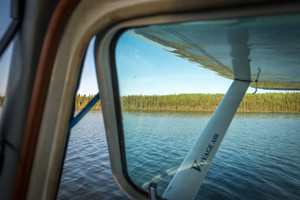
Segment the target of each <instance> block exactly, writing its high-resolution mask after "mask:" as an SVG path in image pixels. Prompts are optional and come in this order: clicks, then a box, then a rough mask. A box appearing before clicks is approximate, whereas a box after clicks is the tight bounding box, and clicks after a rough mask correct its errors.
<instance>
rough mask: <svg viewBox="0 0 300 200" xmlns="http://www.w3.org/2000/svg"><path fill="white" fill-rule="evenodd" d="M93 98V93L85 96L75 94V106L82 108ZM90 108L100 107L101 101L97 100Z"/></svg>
mask: <svg viewBox="0 0 300 200" xmlns="http://www.w3.org/2000/svg"><path fill="white" fill-rule="evenodd" d="M93 98H94V96H93V95H89V96H86V95H80V94H77V95H76V98H75V108H76V109H77V110H81V109H83V108H84V107H85V106H86V105H87V104H88V103H89V102H90V101H91V100H92V99H93ZM92 109H101V103H100V101H98V102H97V103H96V104H95V105H94V106H93V108H92Z"/></svg>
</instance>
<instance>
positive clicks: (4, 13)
mask: <svg viewBox="0 0 300 200" xmlns="http://www.w3.org/2000/svg"><path fill="white" fill-rule="evenodd" d="M9 9H10V4H9V1H8V0H1V1H0V37H2V35H3V34H4V32H5V31H6V28H7V27H8V25H9V23H10V18H9ZM11 53H12V44H10V46H9V47H8V49H6V51H5V52H4V54H3V55H2V56H1V57H0V95H4V94H5V91H6V84H7V77H8V73H9V66H10V60H11Z"/></svg>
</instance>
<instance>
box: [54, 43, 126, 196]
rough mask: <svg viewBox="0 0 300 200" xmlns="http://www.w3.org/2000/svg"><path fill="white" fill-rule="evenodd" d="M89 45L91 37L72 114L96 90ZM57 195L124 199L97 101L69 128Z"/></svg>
mask: <svg viewBox="0 0 300 200" xmlns="http://www.w3.org/2000/svg"><path fill="white" fill-rule="evenodd" d="M93 49H94V39H92V40H91V42H90V45H89V48H88V50H87V54H86V58H85V61H84V65H83V70H82V74H81V78H80V85H79V88H78V92H77V94H76V97H75V113H74V117H75V116H76V115H77V114H78V113H79V112H80V111H81V110H82V109H83V108H84V107H85V106H86V105H87V103H88V102H89V101H90V100H91V99H92V98H93V97H94V95H95V94H97V93H98V84H97V78H96V71H95V63H94V58H93ZM57 199H103V200H105V199H107V200H110V199H128V198H127V197H126V196H125V195H124V194H123V193H122V191H121V190H120V189H119V188H118V186H117V185H116V183H115V181H114V178H113V176H112V172H111V169H110V160H109V154H108V148H107V142H106V135H105V129H104V124H103V115H102V109H101V104H100V102H99V101H98V102H97V103H96V104H95V106H94V107H93V108H92V110H90V111H89V112H88V113H87V114H86V115H85V116H84V117H83V118H82V120H80V122H79V123H78V124H76V125H75V126H74V127H73V128H72V129H71V131H70V137H69V142H68V144H67V151H66V156H65V160H64V164H63V170H62V175H61V179H60V184H59V188H58V192H57Z"/></svg>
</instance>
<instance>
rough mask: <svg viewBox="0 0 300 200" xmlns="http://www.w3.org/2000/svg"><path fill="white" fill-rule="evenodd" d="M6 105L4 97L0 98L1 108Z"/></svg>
mask: <svg viewBox="0 0 300 200" xmlns="http://www.w3.org/2000/svg"><path fill="white" fill-rule="evenodd" d="M3 103H4V96H0V107H2V106H3Z"/></svg>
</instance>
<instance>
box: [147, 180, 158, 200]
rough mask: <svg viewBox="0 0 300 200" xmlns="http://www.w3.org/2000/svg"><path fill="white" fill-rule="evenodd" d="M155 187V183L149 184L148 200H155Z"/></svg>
mask: <svg viewBox="0 0 300 200" xmlns="http://www.w3.org/2000/svg"><path fill="white" fill-rule="evenodd" d="M156 188H157V185H156V184H155V183H153V182H152V183H150V185H149V187H148V193H149V199H150V200H157V192H156Z"/></svg>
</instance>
